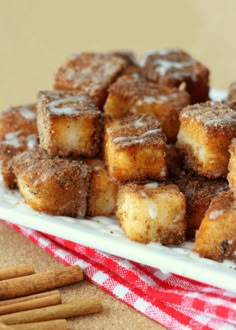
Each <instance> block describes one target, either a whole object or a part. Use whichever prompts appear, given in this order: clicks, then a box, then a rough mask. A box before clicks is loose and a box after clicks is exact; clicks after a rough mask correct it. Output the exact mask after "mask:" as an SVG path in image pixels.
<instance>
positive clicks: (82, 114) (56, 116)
mask: <svg viewBox="0 0 236 330" xmlns="http://www.w3.org/2000/svg"><path fill="white" fill-rule="evenodd" d="M38 99H39V101H38V116H37V123H38V131H39V139H40V146H41V147H42V148H43V149H45V150H47V152H48V153H49V154H50V155H54V156H56V155H58V156H61V157H68V156H73V157H78V156H88V157H93V156H95V155H96V154H97V153H98V152H99V150H100V138H101V130H102V115H101V111H100V110H99V109H98V107H97V106H96V105H95V104H94V103H93V101H92V100H91V98H90V96H89V95H87V94H84V93H82V92H75V91H42V92H40V93H39V97H38Z"/></svg>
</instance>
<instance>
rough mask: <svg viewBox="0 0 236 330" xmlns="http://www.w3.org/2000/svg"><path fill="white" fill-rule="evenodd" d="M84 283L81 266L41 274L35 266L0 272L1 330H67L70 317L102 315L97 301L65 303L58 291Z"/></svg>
mask: <svg viewBox="0 0 236 330" xmlns="http://www.w3.org/2000/svg"><path fill="white" fill-rule="evenodd" d="M82 280H83V272H82V270H81V269H80V267H79V266H68V267H64V268H60V269H55V270H53V271H48V272H41V273H35V271H34V269H33V267H32V266H31V265H19V266H16V267H12V268H4V269H0V330H2V329H3V330H4V329H6V330H7V329H8V330H18V329H19V330H23V329H24V330H36V329H37V330H41V329H42V330H51V329H53V330H55V328H56V329H57V330H64V329H68V328H67V321H66V319H67V318H69V317H73V316H79V315H85V314H91V313H97V312H101V311H102V309H103V307H102V303H101V301H100V300H99V299H97V298H93V299H91V298H83V299H80V300H77V301H72V302H68V303H62V298H61V295H60V292H59V291H58V290H55V289H56V288H60V287H62V286H65V285H70V284H74V283H77V282H81V281H82Z"/></svg>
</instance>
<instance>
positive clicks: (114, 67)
mask: <svg viewBox="0 0 236 330" xmlns="http://www.w3.org/2000/svg"><path fill="white" fill-rule="evenodd" d="M126 66H127V62H126V60H124V59H122V58H121V57H120V56H119V57H117V56H114V55H111V54H99V53H81V54H78V55H73V56H72V57H71V58H70V59H69V60H68V62H67V63H66V64H65V65H64V66H62V67H60V68H59V69H58V71H57V74H56V77H55V86H54V87H55V89H60V90H77V91H82V92H85V93H88V94H89V95H90V96H91V98H92V100H93V101H94V102H95V103H96V105H97V106H98V107H99V108H102V106H103V104H104V102H105V100H106V97H107V90H108V87H109V86H110V84H111V83H112V82H113V81H115V80H116V78H117V77H118V76H119V75H120V74H121V73H122V71H123V70H124V69H125V68H126Z"/></svg>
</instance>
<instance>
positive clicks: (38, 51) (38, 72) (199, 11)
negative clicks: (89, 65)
mask: <svg viewBox="0 0 236 330" xmlns="http://www.w3.org/2000/svg"><path fill="white" fill-rule="evenodd" d="M235 31H236V1H235V0H172V1H171V0H165V1H164V0H163V1H161V0H136V1H135V0H119V1H113V0H110V1H109V0H98V1H96V0H94V1H92V0H85V1H82V0H77V1H76V0H67V1H64V0H0V109H3V108H5V107H7V106H8V105H9V104H21V103H24V102H29V101H32V100H34V98H35V95H36V94H37V91H38V90H39V89H46V88H50V87H51V86H52V81H53V74H54V72H55V70H56V68H57V67H58V66H59V65H60V64H62V63H63V62H64V61H65V59H66V57H67V56H68V55H69V54H71V53H75V52H79V51H82V50H95V51H104V50H111V49H114V48H132V49H134V50H135V51H136V52H137V53H138V54H142V53H143V52H144V51H145V50H150V49H156V48H160V47H166V46H169V47H173V46H174V47H176V46H178V47H183V48H185V49H186V50H188V51H189V52H190V53H192V54H193V55H194V56H195V57H196V58H198V59H200V60H201V61H202V62H203V63H205V64H206V65H208V66H209V67H210V69H211V71H212V79H211V80H212V85H213V86H214V87H219V88H226V87H227V86H228V84H229V83H230V82H231V81H232V80H236V41H235V36H234V34H235Z"/></svg>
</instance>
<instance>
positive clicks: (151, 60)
mask: <svg viewBox="0 0 236 330" xmlns="http://www.w3.org/2000/svg"><path fill="white" fill-rule="evenodd" d="M144 72H145V74H146V77H147V79H149V80H151V81H155V82H157V83H158V84H160V85H165V86H175V87H178V86H179V85H180V84H181V83H183V82H184V83H185V84H186V90H187V92H188V93H189V94H190V96H191V103H192V104H193V103H196V102H204V101H207V100H208V93H209V70H208V69H207V68H206V67H205V66H204V65H203V64H201V63H200V62H198V61H197V60H195V59H194V58H193V57H192V56H191V55H189V54H188V53H186V52H185V51H183V50H181V49H160V50H157V51H154V52H152V53H150V55H148V56H147V59H146V63H145V65H144Z"/></svg>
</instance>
